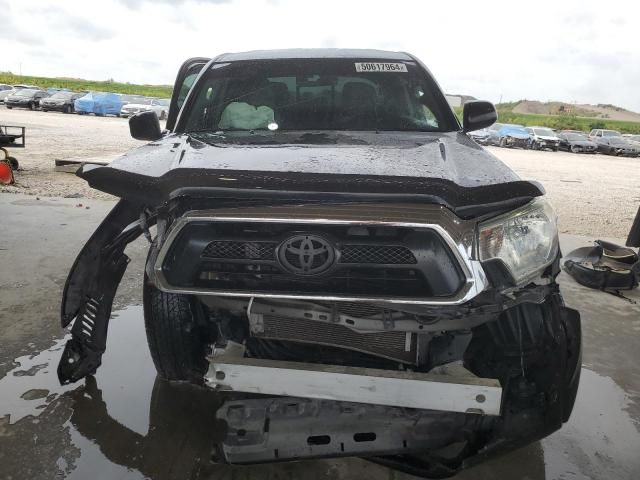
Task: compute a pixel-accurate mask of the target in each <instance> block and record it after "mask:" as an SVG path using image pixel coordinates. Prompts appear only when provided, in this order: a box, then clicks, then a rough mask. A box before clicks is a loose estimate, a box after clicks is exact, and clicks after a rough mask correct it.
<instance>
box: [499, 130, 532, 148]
mask: <svg viewBox="0 0 640 480" xmlns="http://www.w3.org/2000/svg"><path fill="white" fill-rule="evenodd" d="M497 137H498V145H500V146H501V147H506V148H513V147H519V148H529V147H530V146H531V141H532V137H531V135H530V134H529V132H527V130H526V129H525V128H524V127H523V126H522V125H508V124H507V125H503V126H502V127H501V128H500V130H498V135H497Z"/></svg>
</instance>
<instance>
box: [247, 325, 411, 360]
mask: <svg viewBox="0 0 640 480" xmlns="http://www.w3.org/2000/svg"><path fill="white" fill-rule="evenodd" d="M252 335H253V336H254V337H258V338H262V339H266V340H286V341H293V342H301V343H312V344H315V345H327V346H331V347H339V348H346V349H349V350H354V351H357V352H362V353H368V354H372V355H376V356H379V357H384V358H388V359H390V360H399V361H401V362H404V363H415V362H416V359H417V355H416V350H417V346H416V343H417V342H416V335H412V334H410V333H409V334H407V333H406V332H383V333H379V332H375V333H357V332H354V331H353V330H351V329H350V328H347V327H345V326H343V325H336V324H332V323H322V322H315V321H312V320H304V319H292V318H286V317H276V316H269V315H264V317H263V330H262V331H261V332H252Z"/></svg>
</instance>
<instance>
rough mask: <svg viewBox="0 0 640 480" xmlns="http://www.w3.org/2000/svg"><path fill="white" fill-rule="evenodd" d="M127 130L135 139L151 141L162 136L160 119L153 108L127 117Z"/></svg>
mask: <svg viewBox="0 0 640 480" xmlns="http://www.w3.org/2000/svg"><path fill="white" fill-rule="evenodd" d="M129 131H130V132H131V136H132V137H133V138H135V139H136V140H147V141H153V140H158V139H160V138H162V130H161V129H160V120H158V115H156V112H154V111H153V110H149V111H146V112H140V113H136V114H135V115H133V116H132V117H131V118H130V119H129Z"/></svg>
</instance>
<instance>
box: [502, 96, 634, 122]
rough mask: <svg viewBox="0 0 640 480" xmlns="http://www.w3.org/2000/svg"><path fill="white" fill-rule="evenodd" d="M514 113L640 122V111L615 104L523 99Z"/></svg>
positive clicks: (514, 109)
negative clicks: (636, 111)
mask: <svg viewBox="0 0 640 480" xmlns="http://www.w3.org/2000/svg"><path fill="white" fill-rule="evenodd" d="M513 112H514V113H532V114H537V115H560V114H563V113H570V114H573V115H577V116H578V117H587V118H603V119H608V120H622V121H627V122H640V113H635V112H631V111H629V110H625V109H624V108H621V107H616V106H615V105H603V104H599V105H587V104H572V103H565V102H538V101H535V100H522V101H521V102H518V104H517V105H516V106H515V107H514V108H513Z"/></svg>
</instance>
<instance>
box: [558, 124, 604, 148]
mask: <svg viewBox="0 0 640 480" xmlns="http://www.w3.org/2000/svg"><path fill="white" fill-rule="evenodd" d="M558 138H559V139H560V142H559V144H558V148H559V149H560V150H566V151H567V152H573V153H596V152H597V151H598V145H597V144H596V143H595V142H593V141H591V140H589V137H587V136H586V135H585V134H584V133H581V132H579V133H576V132H575V131H572V130H567V131H562V132H560V133H558Z"/></svg>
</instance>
